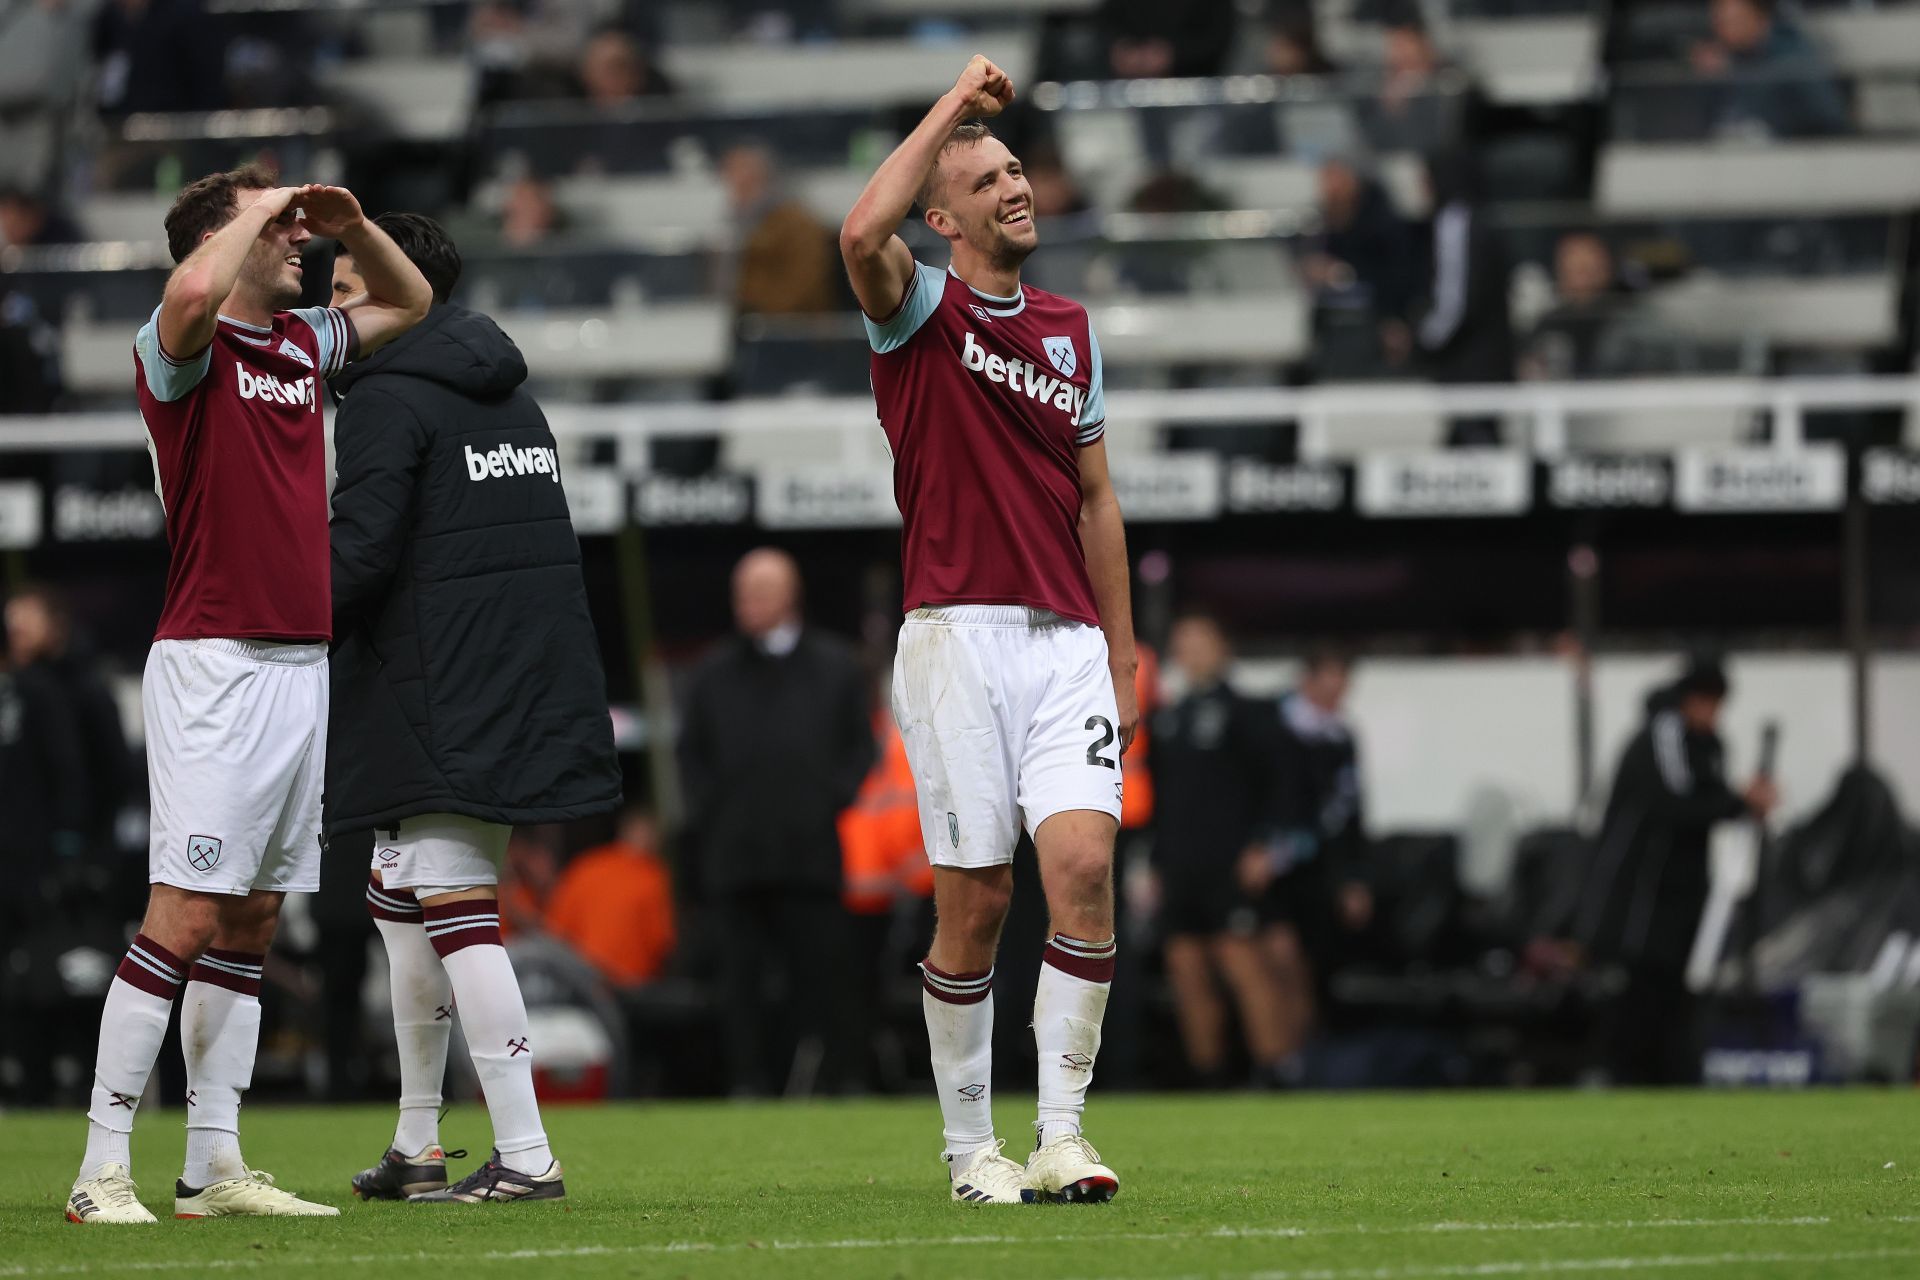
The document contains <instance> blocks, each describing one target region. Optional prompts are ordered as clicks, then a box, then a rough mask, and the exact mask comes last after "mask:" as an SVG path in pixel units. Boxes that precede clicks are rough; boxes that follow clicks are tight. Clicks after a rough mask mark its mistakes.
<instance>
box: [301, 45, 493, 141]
mask: <svg viewBox="0 0 1920 1280" xmlns="http://www.w3.org/2000/svg"><path fill="white" fill-rule="evenodd" d="M322 83H324V84H325V86H326V87H327V88H328V89H330V90H331V91H332V92H334V93H336V94H338V95H339V96H340V97H342V98H344V99H346V100H347V101H349V102H352V103H355V104H357V105H360V106H362V107H365V108H367V109H368V111H370V112H371V113H372V115H373V118H374V119H375V120H378V121H382V122H385V123H387V124H388V125H389V127H391V128H392V130H393V131H394V132H395V133H397V134H399V135H400V136H401V137H403V138H407V139H410V140H414V141H420V142H442V141H446V140H448V139H451V138H458V137H460V136H461V135H462V134H464V133H465V132H466V131H467V121H468V119H469V118H470V117H471V116H472V114H473V100H474V90H475V88H476V87H477V82H476V80H475V76H474V70H473V67H472V65H471V64H469V63H468V62H467V60H466V59H464V58H458V57H454V58H369V59H366V60H363V61H358V62H336V63H333V64H332V65H330V66H329V67H328V68H327V70H326V72H325V73H324V75H323V76H322Z"/></svg>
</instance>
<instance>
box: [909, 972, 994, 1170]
mask: <svg viewBox="0 0 1920 1280" xmlns="http://www.w3.org/2000/svg"><path fill="white" fill-rule="evenodd" d="M920 986H921V995H920V1007H921V1009H923V1010H924V1011H925V1013H926V1016H927V1047H928V1050H929V1056H930V1057H931V1058H932V1060H933V1083H934V1087H935V1088H936V1089H937V1090H938V1091H939V1094H940V1118H941V1120H942V1121H943V1122H944V1128H945V1131H946V1140H947V1147H946V1153H947V1158H948V1162H949V1164H957V1163H958V1162H959V1161H960V1160H962V1159H964V1158H965V1157H967V1156H969V1155H971V1154H973V1153H974V1152H975V1151H978V1150H979V1149H980V1148H981V1147H990V1146H992V1145H993V970H991V969H988V970H987V971H986V972H985V973H946V972H943V971H942V970H939V969H936V968H934V967H933V966H932V965H930V964H926V963H922V964H921V966H920Z"/></svg>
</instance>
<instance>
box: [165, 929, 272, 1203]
mask: <svg viewBox="0 0 1920 1280" xmlns="http://www.w3.org/2000/svg"><path fill="white" fill-rule="evenodd" d="M266 962H267V958H266V956H264V955H262V954H260V953H259V952H253V951H228V950H225V949H223V948H220V947H208V948H207V951H206V954H204V955H202V956H201V957H200V959H199V960H198V961H196V962H195V963H194V966H193V969H192V971H191V972H189V973H188V975H187V987H186V994H185V998H184V999H183V1000H182V1002H181V1005H180V1049H181V1052H182V1053H183V1054H184V1055H185V1057H186V1060H187V1163H186V1168H185V1169H184V1170H183V1171H182V1172H181V1174H180V1180H181V1181H183V1182H185V1183H186V1184H187V1185H188V1186H190V1187H204V1186H207V1185H208V1184H210V1183H214V1182H219V1181H221V1180H223V1179H226V1178H239V1177H244V1176H246V1172H247V1166H246V1164H245V1163H244V1162H243V1161H242V1160H241V1159H240V1095H241V1094H243V1093H245V1092H246V1091H247V1089H248V1087H249V1086H250V1085H252V1084H253V1059H254V1055H255V1054H256V1053H257V1052H258V1051H259V1048H260V973H261V969H262V967H263V966H264V965H265V964H266Z"/></svg>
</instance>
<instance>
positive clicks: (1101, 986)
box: [1033, 933, 1117, 1146]
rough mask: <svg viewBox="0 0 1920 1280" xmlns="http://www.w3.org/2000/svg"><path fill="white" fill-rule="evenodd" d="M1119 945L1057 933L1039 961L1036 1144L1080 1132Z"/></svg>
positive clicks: (1035, 1027)
mask: <svg viewBox="0 0 1920 1280" xmlns="http://www.w3.org/2000/svg"><path fill="white" fill-rule="evenodd" d="M1116 954H1117V949H1116V947H1115V945H1114V940H1113V939H1112V938H1107V939H1105V940H1103V941H1099V942H1088V941H1085V940H1083V939H1080V938H1070V937H1068V936H1067V935H1066V934H1064V933H1056V934H1054V935H1053V940H1052V941H1050V942H1049V943H1048V944H1047V950H1046V954H1045V957H1044V959H1043V963H1042V964H1041V966H1040V985H1039V987H1038V989H1037V990H1036V991H1035V992H1034V997H1033V1040H1034V1046H1035V1048H1036V1049H1037V1051H1038V1054H1039V1059H1040V1109H1039V1121H1038V1129H1039V1145H1041V1146H1045V1145H1047V1144H1048V1143H1049V1142H1052V1141H1054V1140H1055V1139H1057V1138H1063V1137H1068V1136H1070V1135H1073V1134H1077V1133H1079V1132H1080V1115H1081V1113H1082V1112H1083V1111H1085V1110H1086V1106H1087V1086H1088V1085H1089V1084H1091V1083H1092V1082H1093V1063H1094V1059H1095V1058H1097V1057H1098V1056H1099V1055H1100V1023H1101V1021H1102V1019H1104V1018H1105V1017H1106V1015H1107V992H1108V990H1109V988H1110V987H1111V985H1112V983H1113V964H1114V956H1115V955H1116Z"/></svg>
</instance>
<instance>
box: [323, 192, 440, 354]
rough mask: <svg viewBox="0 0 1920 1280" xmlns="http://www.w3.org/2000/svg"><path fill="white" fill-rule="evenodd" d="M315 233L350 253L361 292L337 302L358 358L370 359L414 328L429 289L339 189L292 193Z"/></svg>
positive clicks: (427, 301) (348, 194)
mask: <svg viewBox="0 0 1920 1280" xmlns="http://www.w3.org/2000/svg"><path fill="white" fill-rule="evenodd" d="M297 199H298V203H299V207H300V210H301V212H302V213H303V214H304V215H305V216H306V222H307V227H308V229H309V230H311V231H312V232H313V233H314V234H315V235H320V236H327V237H329V238H331V239H334V240H338V241H339V242H340V244H341V246H342V247H343V248H345V249H346V251H347V252H348V253H351V254H352V255H353V265H354V270H356V271H357V272H358V273H359V275H360V278H361V280H362V281H363V282H364V283H365V284H366V292H365V293H363V294H361V295H359V296H358V297H355V298H350V299H348V300H347V301H346V302H344V303H342V304H340V309H341V310H342V311H345V312H346V313H347V317H348V318H349V319H350V320H351V321H352V322H353V330H354V334H355V336H356V338H357V340H358V342H359V354H360V355H363V356H365V355H371V354H372V353H373V352H375V351H378V350H379V349H380V348H381V347H384V346H385V345H386V344H387V343H389V342H392V341H393V340H394V339H395V338H397V337H399V336H400V335H401V334H403V333H405V332H406V331H407V330H409V329H411V328H413V326H414V325H416V324H419V323H420V321H421V320H423V319H425V318H426V314H427V308H429V307H431V306H432V305H433V289H432V287H431V286H430V285H428V284H427V278H426V277H425V276H423V275H421V274H420V268H418V267H416V266H414V265H413V263H411V262H409V261H407V255H406V254H404V253H402V252H400V248H399V246H398V245H396V244H394V242H393V240H392V238H391V237H390V236H388V235H387V233H386V232H384V231H382V230H381V229H380V228H379V227H378V226H377V225H375V223H374V221H373V219H372V218H369V217H367V216H366V214H365V213H363V212H362V211H361V209H360V201H359V200H357V199H355V198H354V195H353V193H352V192H351V191H348V190H347V189H346V188H345V187H325V186H310V187H301V188H300V190H299V192H298V196H297Z"/></svg>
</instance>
